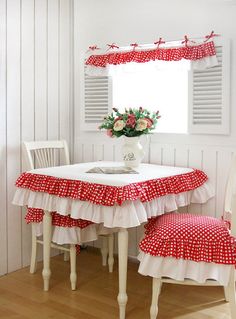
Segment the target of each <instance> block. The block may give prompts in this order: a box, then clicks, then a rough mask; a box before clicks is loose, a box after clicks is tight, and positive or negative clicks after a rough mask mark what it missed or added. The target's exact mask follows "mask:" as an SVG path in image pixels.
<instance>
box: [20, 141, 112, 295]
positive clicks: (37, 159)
mask: <svg viewBox="0 0 236 319" xmlns="http://www.w3.org/2000/svg"><path fill="white" fill-rule="evenodd" d="M23 152H24V154H25V161H26V169H27V170H32V169H34V168H36V167H37V168H45V167H53V166H58V165H59V164H60V163H63V164H64V165H69V164H70V157H69V150H68V146H67V143H66V141H65V140H61V141H32V142H23ZM31 224H32V252H31V262H30V273H35V272H36V268H37V244H43V241H42V240H40V239H38V237H37V235H36V233H37V232H36V227H37V223H31ZM107 237H108V240H107ZM113 238H114V237H113V234H109V235H107V236H103V240H102V248H101V253H102V263H103V265H104V266H106V265H107V260H108V265H109V272H112V271H113V264H114V258H113V241H114V239H113ZM107 242H108V243H107ZM51 247H52V248H56V249H59V250H61V251H64V260H65V261H67V260H69V258H70V268H71V272H70V281H71V289H72V290H75V289H76V281H77V275H76V248H75V245H73V244H71V245H69V248H68V247H66V246H64V245H63V246H62V245H57V244H54V243H51ZM108 255H109V256H108ZM69 256H70V257H69ZM107 257H108V258H107Z"/></svg>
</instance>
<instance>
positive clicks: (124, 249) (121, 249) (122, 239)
mask: <svg viewBox="0 0 236 319" xmlns="http://www.w3.org/2000/svg"><path fill="white" fill-rule="evenodd" d="M118 256H119V294H118V297H117V300H118V303H119V310H120V319H125V309H126V304H127V301H128V297H127V293H126V284H127V262H128V231H127V229H121V230H120V231H119V233H118Z"/></svg>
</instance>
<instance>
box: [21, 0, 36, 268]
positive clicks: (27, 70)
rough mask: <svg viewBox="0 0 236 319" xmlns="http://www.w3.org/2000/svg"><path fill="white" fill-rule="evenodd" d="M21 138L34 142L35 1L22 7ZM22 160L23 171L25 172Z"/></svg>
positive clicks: (27, 243) (26, 230) (26, 242)
mask: <svg viewBox="0 0 236 319" xmlns="http://www.w3.org/2000/svg"><path fill="white" fill-rule="evenodd" d="M21 10H22V12H21V123H22V125H21V138H22V141H27V140H28V141H33V140H34V110H35V105H34V98H35V97H34V1H31V0H22V7H21ZM25 169H26V167H25V161H24V158H22V171H25ZM24 216H25V212H24V211H23V214H22V265H23V266H26V265H28V264H29V260H30V252H31V251H30V249H31V227H30V226H29V225H26V223H25V220H24Z"/></svg>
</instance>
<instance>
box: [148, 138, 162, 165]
mask: <svg viewBox="0 0 236 319" xmlns="http://www.w3.org/2000/svg"><path fill="white" fill-rule="evenodd" d="M162 150H163V149H162V146H161V145H160V144H157V143H151V145H150V163H153V164H158V165H160V164H161V163H162Z"/></svg>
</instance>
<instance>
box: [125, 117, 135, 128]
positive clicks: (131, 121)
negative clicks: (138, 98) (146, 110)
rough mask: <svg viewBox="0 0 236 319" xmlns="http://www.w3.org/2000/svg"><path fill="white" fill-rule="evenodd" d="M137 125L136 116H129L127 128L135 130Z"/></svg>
mask: <svg viewBox="0 0 236 319" xmlns="http://www.w3.org/2000/svg"><path fill="white" fill-rule="evenodd" d="M135 125H136V117H135V115H134V114H129V115H128V119H127V121H126V126H127V127H131V128H135Z"/></svg>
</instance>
